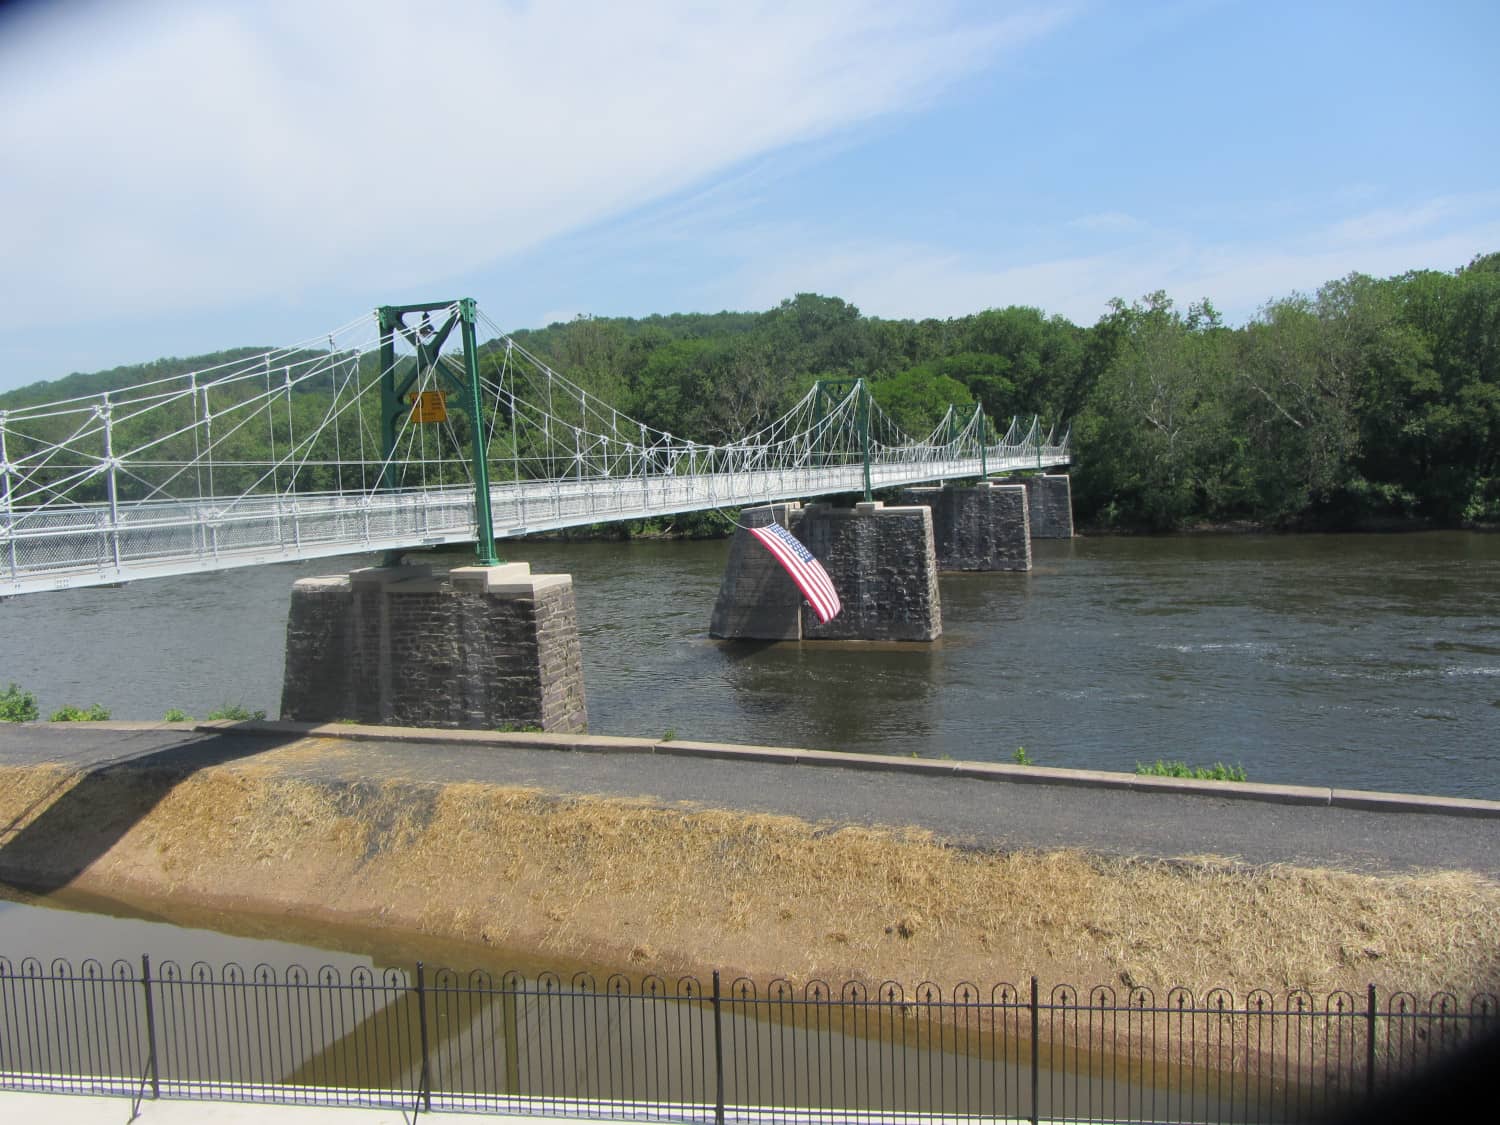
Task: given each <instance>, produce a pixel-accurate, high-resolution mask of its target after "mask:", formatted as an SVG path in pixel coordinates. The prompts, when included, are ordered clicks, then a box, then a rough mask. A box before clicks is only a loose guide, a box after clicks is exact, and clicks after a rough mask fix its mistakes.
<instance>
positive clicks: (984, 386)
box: [0, 253, 1500, 536]
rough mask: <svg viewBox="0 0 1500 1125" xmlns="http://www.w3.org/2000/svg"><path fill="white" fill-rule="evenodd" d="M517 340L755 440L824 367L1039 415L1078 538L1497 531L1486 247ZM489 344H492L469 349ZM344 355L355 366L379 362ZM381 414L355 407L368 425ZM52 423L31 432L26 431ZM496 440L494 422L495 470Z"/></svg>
mask: <svg viewBox="0 0 1500 1125" xmlns="http://www.w3.org/2000/svg"><path fill="white" fill-rule="evenodd" d="M511 335H512V337H513V339H514V340H515V341H516V342H518V343H520V344H521V345H522V346H524V347H525V348H526V349H528V351H530V352H532V353H534V354H535V355H536V356H537V357H538V358H539V359H541V360H542V361H543V362H544V363H547V364H549V365H551V366H552V367H554V368H555V369H556V370H558V371H560V372H563V373H565V374H566V375H567V376H568V377H569V378H570V379H571V380H573V381H574V382H576V383H577V384H578V385H579V386H581V387H582V388H583V389H584V390H585V391H586V392H587V393H588V394H590V395H592V396H594V397H596V398H597V399H599V400H600V401H601V402H605V403H609V404H610V405H611V406H612V407H614V408H615V409H617V410H619V411H620V412H621V413H622V414H623V415H627V416H629V417H630V418H632V419H635V420H637V421H639V422H642V423H644V424H646V425H649V426H652V427H655V428H656V429H658V430H662V431H665V432H668V433H672V434H678V435H686V436H690V437H692V438H693V439H694V440H695V441H700V442H703V443H706V444H724V443H726V442H733V441H735V440H737V439H739V438H741V437H742V436H744V435H746V434H749V433H752V432H755V431H756V430H757V429H758V428H759V427H761V426H763V425H765V424H767V423H769V422H770V421H771V420H773V419H775V418H777V417H779V416H780V415H781V414H782V413H784V411H785V410H786V409H788V408H789V407H790V406H791V405H792V404H793V403H795V402H796V401H797V400H798V399H800V398H801V397H802V395H803V393H804V392H805V391H806V390H807V389H808V387H810V386H811V385H812V383H813V382H814V381H815V380H818V379H851V378H861V379H866V380H868V382H869V387H870V392H871V394H872V396H873V397H874V399H875V400H876V401H877V402H878V404H879V405H880V407H881V409H882V410H883V411H884V412H885V413H886V414H887V415H889V416H890V417H891V418H892V419H893V420H894V421H895V422H896V423H897V425H899V426H900V427H901V428H902V429H903V430H905V431H906V432H907V433H908V434H909V435H911V436H913V437H914V438H921V437H923V436H925V435H928V434H930V433H932V432H933V428H934V427H935V426H936V425H937V424H938V423H939V421H940V420H941V419H942V418H943V416H944V414H945V412H946V411H947V409H948V408H949V406H950V405H951V406H955V407H957V408H959V410H960V412H963V411H966V410H972V409H973V407H974V406H975V405H976V404H977V405H979V406H981V407H982V408H983V410H984V412H985V413H986V414H987V415H988V416H989V417H990V418H991V420H994V421H998V422H999V423H1000V425H999V427H998V428H999V430H1000V431H1002V432H1003V431H1004V429H1005V423H1006V422H1007V421H1008V420H1009V419H1010V418H1012V417H1021V418H1028V419H1029V418H1030V417H1032V416H1033V415H1035V416H1038V417H1039V418H1040V419H1042V425H1043V429H1044V430H1045V429H1048V428H1051V427H1053V426H1056V427H1059V432H1061V428H1063V427H1067V428H1070V429H1071V433H1072V441H1073V449H1074V450H1075V452H1076V455H1077V460H1076V464H1075V467H1074V471H1073V499H1074V504H1075V509H1076V510H1075V516H1076V519H1077V522H1078V524H1079V526H1080V527H1083V528H1085V529H1092V530H1094V531H1100V530H1104V529H1117V530H1135V531H1142V530H1149V531H1173V530H1179V529H1189V528H1193V527H1195V526H1203V525H1207V526H1208V527H1210V528H1237V527H1240V526H1246V527H1254V528H1257V529H1264V530H1317V531H1340V530H1348V529H1353V528H1359V527H1370V526H1379V527H1383V528H1384V527H1390V526H1392V524H1395V525H1399V526H1427V527H1437V528H1458V527H1471V526H1486V527H1494V526H1495V525H1496V524H1500V253H1487V254H1479V255H1477V256H1475V257H1474V258H1473V259H1472V260H1471V261H1470V262H1469V263H1468V264H1467V265H1464V266H1461V267H1459V268H1457V269H1452V270H1444V271H1440V270H1433V269H1423V270H1412V271H1409V272H1407V273H1403V274H1399V275H1397V276H1393V277H1388V278H1375V277H1370V276H1367V275H1363V274H1357V273H1356V274H1350V275H1348V276H1347V277H1343V278H1340V279H1337V280H1332V281H1329V282H1327V283H1326V284H1324V285H1322V286H1321V287H1319V288H1318V289H1317V291H1316V292H1314V293H1311V294H1304V293H1293V294H1290V295H1288V296H1284V297H1280V298H1277V299H1274V300H1270V301H1268V302H1267V303H1266V304H1265V305H1264V306H1262V307H1261V309H1260V310H1259V311H1258V312H1257V313H1256V314H1255V315H1254V316H1253V317H1252V318H1251V319H1250V320H1249V321H1248V322H1247V323H1245V324H1243V325H1240V326H1237V327H1236V326H1230V325H1227V324H1226V323H1225V322H1224V319H1223V317H1222V316H1221V314H1220V313H1219V312H1218V310H1217V309H1215V307H1214V305H1213V303H1212V301H1211V300H1210V299H1209V298H1208V297H1205V298H1204V299H1202V300H1198V301H1195V302H1193V303H1191V304H1189V305H1188V307H1187V308H1186V309H1185V310H1184V309H1181V308H1179V307H1177V306H1176V305H1175V304H1174V302H1173V301H1172V300H1171V299H1170V298H1168V297H1167V295H1166V294H1165V293H1164V292H1162V291H1157V292H1153V293H1148V294H1146V295H1145V296H1143V297H1141V298H1140V299H1138V300H1135V301H1131V302H1128V303H1127V302H1126V301H1125V300H1123V299H1119V298H1116V299H1115V300H1112V301H1110V302H1109V303H1108V305H1107V307H1106V310H1105V311H1104V312H1103V315H1101V316H1100V318H1099V320H1098V321H1097V322H1096V323H1094V324H1093V325H1091V326H1081V325H1077V324H1073V323H1072V322H1071V321H1069V320H1067V319H1066V318H1064V317H1061V316H1055V315H1051V316H1049V315H1048V314H1047V313H1046V312H1044V311H1043V310H1041V309H1037V308H1030V307H1022V306H1011V307H1008V308H989V309H985V310H983V311H980V312H975V313H972V314H969V315H966V316H958V317H952V318H949V319H945V320H937V319H927V320H890V319H882V318H879V317H872V316H866V315H863V314H861V313H860V311H859V309H857V308H856V307H854V306H853V305H850V304H848V303H847V302H845V301H843V300H840V299H839V298H837V297H826V296H820V295H818V294H813V293H800V294H797V295H796V296H794V297H791V298H788V299H787V300H784V301H782V302H781V303H780V304H779V305H778V306H777V307H775V308H773V309H770V310H768V311H765V312H720V313H711V314H708V313H703V314H700V313H676V314H671V315H665V316H664V315H653V316H647V317H640V318H635V317H591V316H582V315H581V316H579V317H577V318H575V319H573V320H571V321H568V322H566V323H555V324H552V325H549V326H547V327H545V328H540V329H526V330H520V331H516V332H514V333H512V334H511ZM500 346H501V344H500V341H490V342H489V343H488V344H486V345H485V346H484V347H483V348H482V349H481V350H482V351H483V352H485V356H483V357H482V358H481V362H484V361H485V359H486V358H488V355H489V353H490V352H492V351H493V350H494V349H496V348H497V347H500ZM254 353H255V349H232V350H229V351H225V352H220V353H216V354H214V355H211V356H196V357H190V358H187V359H160V360H156V361H154V362H151V363H146V364H137V365H133V366H128V367H119V368H115V369H113V370H110V371H101V372H95V373H92V374H74V375H69V376H67V377H65V378H62V379H59V380H55V381H52V382H42V383H34V384H32V385H30V386H26V387H21V388H19V389H17V390H13V391H9V392H5V393H3V394H0V410H3V409H10V408H15V407H20V406H24V405H28V404H36V403H41V402H47V401H51V400H54V399H57V398H62V397H71V396H79V395H91V394H97V393H100V392H102V391H107V390H112V389H115V388H119V387H123V386H129V385H133V384H137V383H140V382H143V381H145V380H148V379H155V378H164V377H169V376H173V375H178V374H184V373H186V372H188V371H194V370H199V369H201V368H203V367H205V366H208V365H211V364H213V363H217V362H224V361H226V360H233V359H236V358H244V357H245V356H247V355H250V354H254ZM361 362H363V363H364V364H366V365H367V366H366V367H365V369H364V370H363V371H362V377H364V378H370V379H373V378H374V377H375V375H376V374H377V367H376V365H377V363H378V359H377V357H376V356H375V355H374V354H373V353H372V354H371V355H368V356H365V357H363V360H362V361H361ZM316 382H317V381H311V382H309V383H308V384H304V385H300V386H299V387H298V389H297V390H295V391H294V392H292V393H290V394H289V397H288V403H287V407H288V418H289V432H290V429H291V428H295V429H296V431H297V432H308V433H311V432H317V430H318V426H317V423H318V421H319V420H320V419H321V418H323V417H324V416H325V415H326V413H327V410H328V407H329V405H330V403H331V401H332V397H331V396H332V394H333V388H332V387H331V385H329V384H322V385H313V384H314V383H316ZM226 393H228V392H226ZM228 408H229V405H228V404H227V403H225V404H222V405H221V409H228ZM364 409H366V410H367V411H375V410H376V407H375V406H373V405H367V406H366V407H364ZM298 418H300V420H301V421H300V423H299V424H298V425H297V426H296V427H290V422H291V421H292V420H295V419H298ZM377 422H378V419H377V418H375V417H374V415H373V413H367V414H366V415H364V416H362V424H363V425H365V426H367V427H372V426H373V428H372V429H371V431H370V432H379V427H378V425H376V423H377ZM146 424H147V423H144V422H143V423H141V425H146ZM150 424H163V423H155V422H153V423H150ZM55 425H56V426H57V427H61V426H62V420H58V421H57V422H56V423H55ZM460 429H463V427H460ZM129 436H130V438H131V440H132V441H136V440H145V439H147V438H149V437H151V436H154V435H151V434H147V433H131V434H130V435H129ZM460 436H461V435H458V434H457V432H456V431H455V434H452V435H450V434H447V433H446V431H443V432H437V431H435V432H434V433H433V435H431V438H432V440H433V441H434V442H435V443H436V446H435V449H434V455H435V456H438V457H439V458H441V457H444V456H450V455H451V459H452V460H454V461H455V464H454V465H452V466H450V467H449V469H444V470H441V471H440V475H439V479H438V480H434V481H433V482H432V483H460V482H461V481H463V480H465V479H466V477H465V476H464V475H463V474H464V470H463V469H462V468H461V467H460V466H459V464H458V462H463V461H464V460H465V459H464V458H463V457H460V456H458V454H459V453H460V452H461V450H460V449H459V448H458V446H457V445H456V444H454V443H457V442H459V441H460ZM66 437H67V434H66V433H64V432H63V431H62V430H61V429H60V428H59V429H58V431H57V432H56V433H55V434H54V433H50V432H49V431H48V430H47V427H46V426H42V427H41V428H40V429H39V430H38V431H37V433H36V434H35V435H31V436H29V438H28V440H33V441H36V440H43V439H46V440H51V441H62V440H64V439H66ZM275 439H276V435H275V429H274V425H273V427H272V431H271V432H270V433H256V434H252V433H249V432H248V431H247V432H245V433H243V434H237V435H236V439H235V441H236V444H235V446H234V451H235V454H236V456H240V457H243V458H245V459H246V460H250V461H255V460H265V459H267V458H269V457H270V452H271V448H272V446H273V445H274V444H275ZM513 440H514V439H513V438H508V437H507V436H506V435H505V432H504V427H499V428H498V429H496V432H495V437H494V438H493V444H492V446H491V452H492V457H493V458H494V460H495V462H496V464H497V465H503V464H505V463H506V462H507V459H508V458H509V457H510V456H511V454H512V453H513V452H514V450H513V449H511V448H510V447H509V445H508V444H507V443H508V442H510V441H513ZM318 441H319V442H321V443H322V444H317V443H315V444H314V445H313V446H312V447H311V448H309V449H308V450H307V459H306V463H305V464H304V465H303V466H302V467H300V468H298V469H297V470H296V471H295V474H294V479H290V480H289V479H288V477H287V476H283V477H282V478H281V480H280V483H281V485H282V486H286V487H295V489H296V490H298V491H304V492H318V491H325V490H328V489H331V488H333V487H335V486H336V484H337V481H338V477H337V468H336V465H335V462H336V461H337V460H338V457H337V452H338V451H337V448H336V444H335V442H336V439H335V437H333V436H330V435H323V436H322V437H320V438H319V439H318ZM445 442H447V443H448V444H447V445H445V444H444V443H445ZM16 455H17V454H16V449H15V448H13V449H12V457H14V456H16ZM272 459H273V460H274V458H272ZM288 471H289V472H290V470H288ZM441 473H450V474H451V476H442V475H441ZM497 479H503V473H502V475H501V477H500V478H497ZM104 487H105V486H104V483H103V481H99V482H92V483H88V484H87V485H86V486H81V490H80V491H78V492H77V493H76V495H77V497H78V499H80V500H87V499H91V498H92V499H99V500H103V499H104V493H103V491H102V490H103V489H104ZM91 489H92V490H94V492H91V491H90V490H91ZM95 493H97V495H95ZM725 530H727V524H726V521H725V520H724V518H723V515H722V513H699V514H693V515H684V516H679V517H673V518H671V519H667V520H662V521H653V522H652V523H651V524H650V525H648V526H646V527H644V528H642V529H641V533H642V534H647V535H667V534H670V535H681V536H697V535H705V534H718V533H722V532H724V531H725ZM584 534H595V535H597V534H599V532H597V531H595V532H592V533H589V532H585V533H584ZM617 534H628V529H627V531H625V532H623V533H617Z"/></svg>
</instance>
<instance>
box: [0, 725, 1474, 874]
mask: <svg viewBox="0 0 1500 1125" xmlns="http://www.w3.org/2000/svg"><path fill="white" fill-rule="evenodd" d="M279 749H286V750H295V751H298V752H296V753H293V754H278V755H276V761H277V766H278V769H280V770H281V771H283V772H285V773H287V774H291V775H294V776H301V777H306V778H308V779H309V780H314V781H318V782H322V783H329V784H341V783H357V782H362V783H367V784H368V783H372V782H373V783H376V784H379V783H382V782H385V781H387V780H394V781H404V782H410V783H415V784H446V783H453V782H480V783H487V784H493V785H504V786H526V787H529V788H535V789H540V790H544V791H546V792H548V793H553V794H557V795H559V796H569V795H577V796H584V795H595V796H609V797H628V798H635V799H642V800H647V801H651V802H654V803H657V804H660V805H663V806H669V807H677V808H713V809H731V810H739V811H744V812H757V813H774V814H781V815H787V816H794V817H798V818H801V819H803V820H806V821H810V822H812V823H815V824H818V825H823V826H828V827H830V828H832V827H838V826H843V825H870V826H886V827H916V828H922V829H928V830H931V831H932V832H933V833H935V834H936V835H937V836H938V837H940V838H941V839H943V840H945V841H948V842H950V843H952V844H955V845H957V846H966V847H977V848H983V849H995V850H1013V849H1024V848H1080V849H1084V850H1087V851H1092V852H1097V853H1102V854H1105V855H1114V856H1135V857H1149V858H1158V859H1164V860H1172V859H1180V858H1189V857H1198V856H1207V855H1212V856H1219V857H1223V858H1225V859H1229V860H1232V861H1236V862H1241V863H1246V864H1252V865H1266V864H1296V865H1301V866H1315V867H1332V868H1340V869H1345V870H1353V871H1363V872H1401V871H1422V870H1468V871H1475V872H1479V873H1480V874H1483V875H1485V876H1488V877H1490V878H1500V818H1494V817H1464V816H1454V815H1447V814H1442V813H1427V812H1410V811H1400V812H1388V811H1370V810H1364V809H1352V808H1339V807H1328V806H1314V805H1290V804H1278V803H1272V802H1262V801H1253V800H1239V799H1226V798H1221V797H1215V796H1198V795H1189V794H1178V793H1145V792H1137V791H1131V790H1121V789H1102V788H1081V787H1077V786H1064V785H1047V784H1035V783H1032V784H1017V783H1014V782H1005V781H996V780H989V779H975V778H963V777H944V776H913V775H910V774H902V773H899V772H887V771H867V770H862V769H854V768H848V767H826V766H811V765H787V764H780V763H767V762H754V761H727V760H724V759H722V758H696V757H693V756H690V755H689V756H683V755H678V754H672V755H666V754H652V753H649V752H596V751H583V750H557V749H532V748H524V747H515V746H510V745H482V746H473V745H452V744H444V743H441V742H433V743H423V742H415V743H414V742H411V741H406V740H401V741H392V740H384V739H380V738H375V739H368V740H367V739H360V740H358V741H354V740H352V739H351V740H345V739H336V740H329V739H311V740H310V739H303V738H299V737H297V736H295V735H292V734H288V733H282V734H275V733H264V732H254V733H252V732H245V731H224V732H205V731H188V730H167V729H161V728H154V729H120V728H117V727H98V726H95V725H93V724H69V725H66V726H55V725H46V724H39V725H33V724H25V725H12V724H4V723H0V766H15V765H25V764H35V763H39V762H58V763H63V764H67V765H71V766H77V767H80V768H100V767H104V768H108V767H110V766H118V767H127V768H151V767H162V768H171V769H192V768H199V767H204V766H208V765H214V764H220V763H230V762H233V761H236V760H247V759H253V758H255V757H256V756H259V755H264V754H268V753H270V752H272V751H275V750H279Z"/></svg>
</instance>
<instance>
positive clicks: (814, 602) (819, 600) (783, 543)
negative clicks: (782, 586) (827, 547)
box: [746, 523, 844, 624]
mask: <svg viewBox="0 0 1500 1125" xmlns="http://www.w3.org/2000/svg"><path fill="white" fill-rule="evenodd" d="M746 530H748V531H749V532H750V534H751V535H753V536H755V538H757V539H759V540H760V541H761V542H762V543H763V544H765V547H766V550H768V551H770V552H771V554H772V555H774V556H775V558H776V561H777V562H779V563H780V564H781V565H782V567H783V569H785V570H786V572H787V573H788V574H790V575H791V576H792V581H793V582H795V583H797V589H799V590H801V591H802V596H803V597H805V598H806V599H807V601H808V604H809V605H811V606H812V608H813V612H814V613H816V614H817V615H818V620H819V621H821V622H823V623H825V624H826V623H828V622H829V621H832V620H833V619H834V618H835V617H837V616H838V615H839V610H841V609H843V608H844V605H843V603H842V602H840V601H839V592H838V591H837V590H835V589H834V588H833V579H831V578H829V577H828V572H827V571H826V570H824V569H823V564H822V563H820V562H819V561H818V560H817V559H815V558H813V553H812V552H811V551H809V550H808V549H807V548H806V547H804V546H803V545H802V544H801V543H800V542H798V540H797V537H796V536H795V535H793V534H792V533H791V532H790V531H788V530H787V529H786V528H784V527H782V526H781V525H780V524H779V523H772V524H767V525H766V526H765V527H752V528H747V529H746Z"/></svg>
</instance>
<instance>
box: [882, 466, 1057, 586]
mask: <svg viewBox="0 0 1500 1125" xmlns="http://www.w3.org/2000/svg"><path fill="white" fill-rule="evenodd" d="M901 498H902V501H903V502H904V503H907V504H922V505H925V506H926V507H928V508H930V509H931V510H932V537H933V545H934V547H935V548H936V550H937V565H938V569H940V570H1030V569H1031V532H1030V520H1029V518H1028V509H1027V501H1026V490H1025V489H1024V488H1023V487H1022V486H1020V485H1013V484H993V483H991V482H989V481H982V482H980V483H979V484H977V485H973V486H963V487H958V486H951V485H950V486H948V487H945V488H910V489H905V490H903V492H902V493H901Z"/></svg>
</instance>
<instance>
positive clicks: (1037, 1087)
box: [1031, 976, 1042, 1125]
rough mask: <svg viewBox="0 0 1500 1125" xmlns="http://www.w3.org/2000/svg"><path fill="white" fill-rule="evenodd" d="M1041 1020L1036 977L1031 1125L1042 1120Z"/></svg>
mask: <svg viewBox="0 0 1500 1125" xmlns="http://www.w3.org/2000/svg"><path fill="white" fill-rule="evenodd" d="M1041 1050H1042V1045H1041V1020H1040V1019H1039V1018H1038V1013H1037V997H1036V977H1034V976H1033V977H1032V978H1031V1125H1038V1122H1040V1121H1041V1118H1042V1104H1041V1089H1042V1068H1041V1061H1042V1060H1041Z"/></svg>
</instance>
